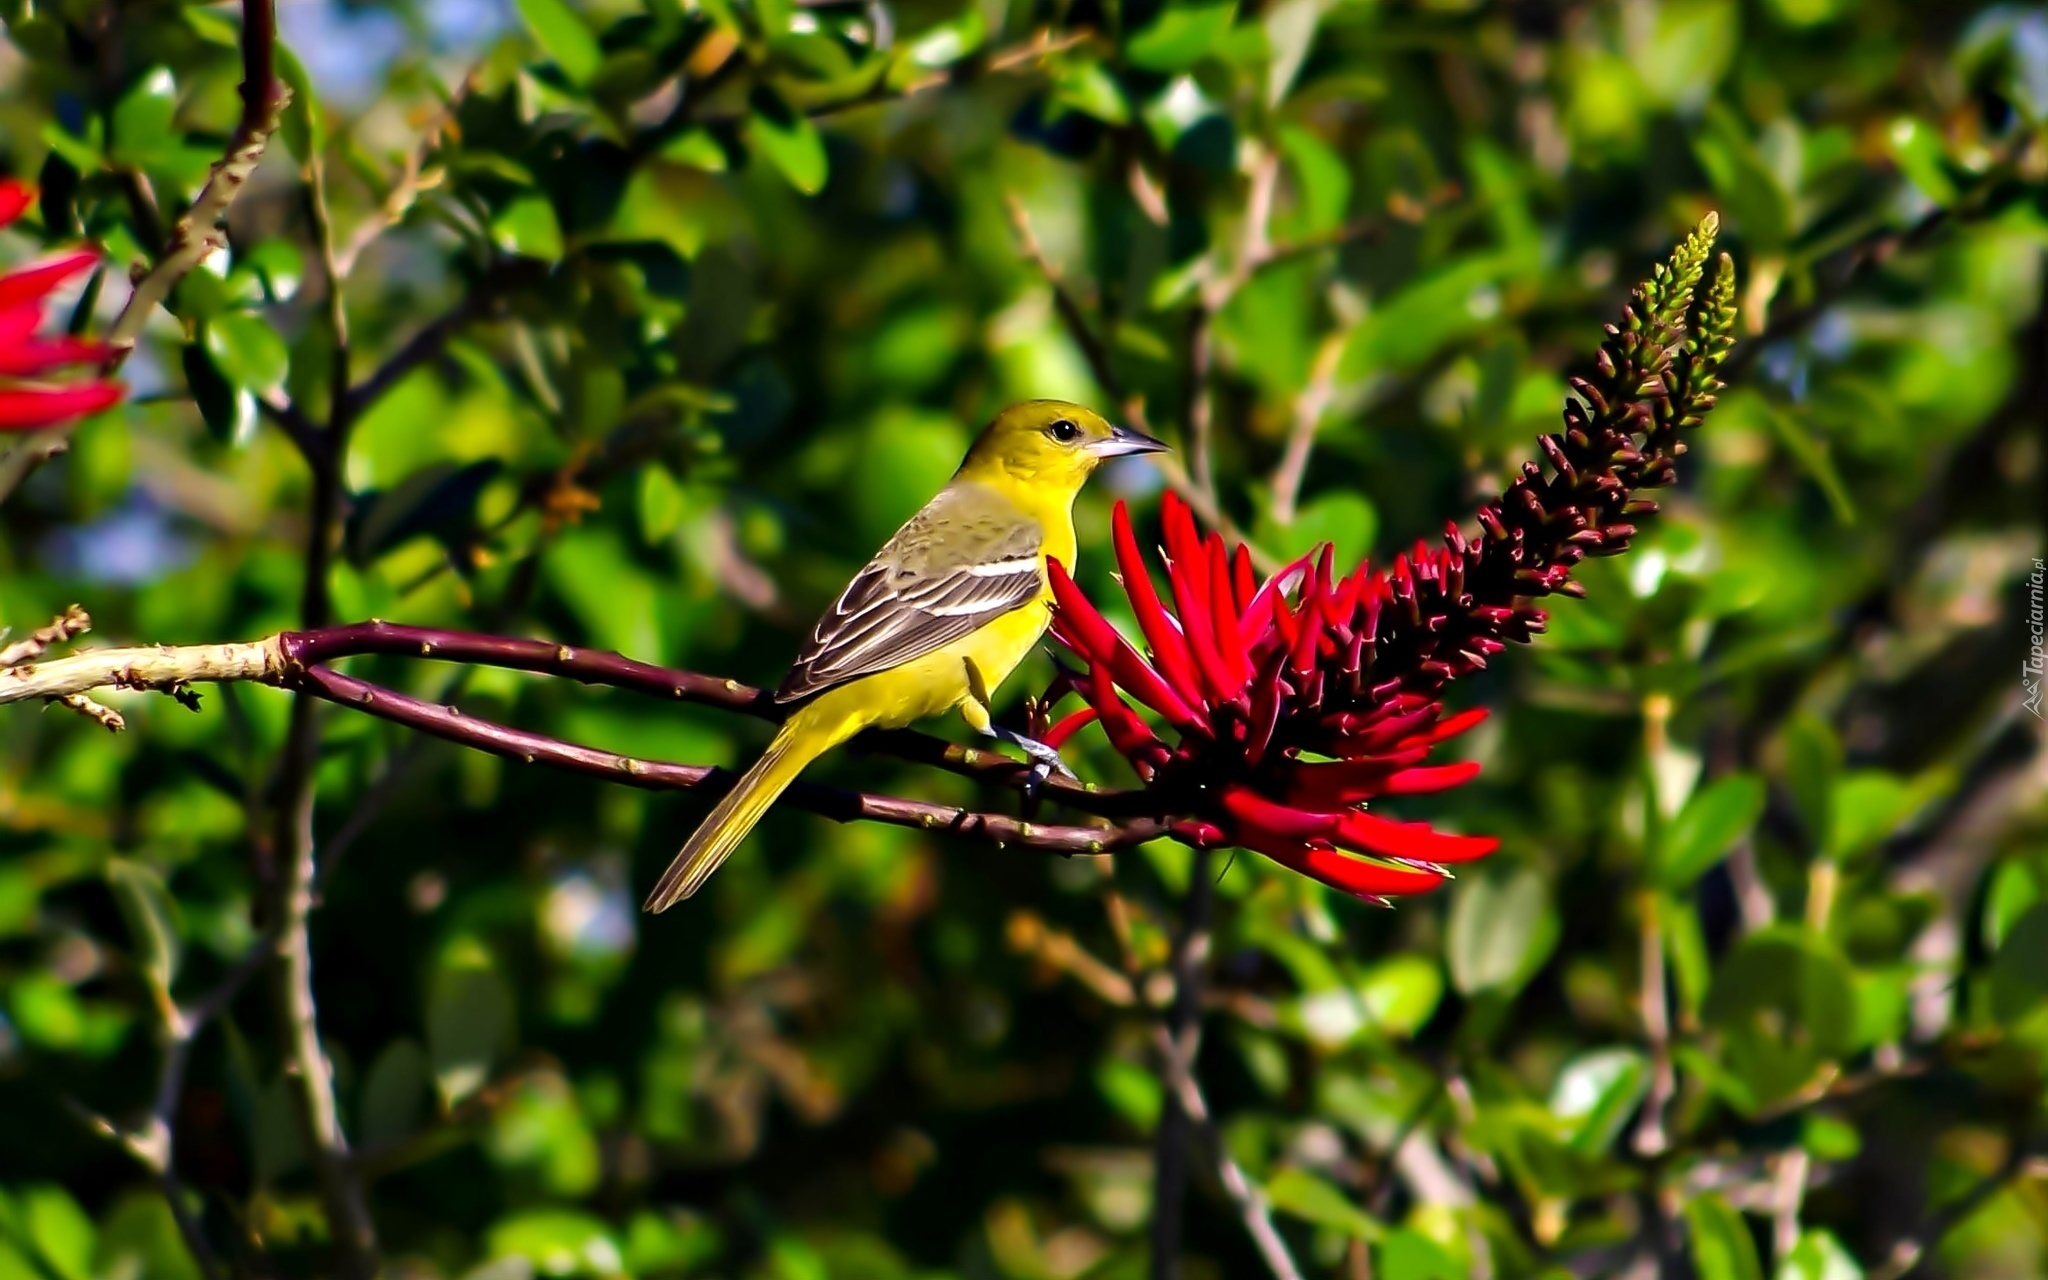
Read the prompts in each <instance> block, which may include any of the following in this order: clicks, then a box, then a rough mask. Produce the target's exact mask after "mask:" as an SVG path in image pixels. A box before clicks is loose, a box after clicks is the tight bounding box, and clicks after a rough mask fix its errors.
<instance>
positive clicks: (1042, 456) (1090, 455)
mask: <svg viewBox="0 0 2048 1280" xmlns="http://www.w3.org/2000/svg"><path fill="white" fill-rule="evenodd" d="M1164 448H1166V446H1165V445H1163V444H1161V443H1160V442H1159V441H1157V440H1154V439H1153V438H1152V437H1151V436H1148V435H1146V434H1145V433H1144V432H1142V431H1133V430H1131V429H1130V428H1129V427H1119V426H1114V425H1112V424H1111V423H1109V422H1108V421H1107V420H1105V419H1104V418H1103V416H1102V415H1101V414H1099V413H1097V412H1095V411H1094V410H1093V409H1086V408H1083V407H1082V406H1080V405H1078V404H1069V403H1067V402H1066V401H1064V400H1026V401H1024V402H1023V403H1021V404H1013V405H1011V406H1010V407H1009V408H1007V409H1005V410H1003V411H1002V412H1001V413H999V414H997V415H996V416H995V420H994V421H992V422H990V423H989V424H988V426H986V427H984V428H982V432H981V435H980V437H979V438H978V439H976V440H975V442H974V447H973V448H971V449H969V450H968V451H967V461H966V462H964V463H962V464H961V467H960V470H961V472H962V474H964V475H968V476H974V475H977V474H993V473H995V472H998V471H1000V472H1007V473H1008V474H1010V475H1012V476H1016V477H1018V478H1020V479H1025V480H1029V481H1031V482H1033V483H1034V484H1037V485H1042V486H1048V487H1065V488H1069V489H1079V488H1080V487H1081V482H1082V481H1084V480H1086V479H1087V478H1088V476H1089V474H1090V473H1091V472H1093V471H1094V470H1095V468H1097V467H1099V466H1101V465H1102V464H1103V463H1104V462H1106V461H1108V460H1109V459H1111V458H1120V457H1122V456H1124V455H1125V454H1130V453H1157V452H1159V451H1160V450H1163V449H1164Z"/></svg>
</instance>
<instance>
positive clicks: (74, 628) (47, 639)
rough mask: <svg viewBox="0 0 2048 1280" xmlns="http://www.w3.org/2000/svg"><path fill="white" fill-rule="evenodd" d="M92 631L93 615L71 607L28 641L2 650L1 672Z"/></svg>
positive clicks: (0, 654) (16, 642) (0, 657)
mask: <svg viewBox="0 0 2048 1280" xmlns="http://www.w3.org/2000/svg"><path fill="white" fill-rule="evenodd" d="M90 630H92V615H90V614H88V613H87V612H86V611H85V610H84V609H82V608H80V607H79V606H78V605H75V604H74V605H71V606H69V607H68V608H66V609H65V610H64V612H62V613H60V614H58V615H57V617H56V618H55V619H54V620H53V621H51V623H50V625H49V626H47V627H38V628H36V629H35V630H34V631H33V632H31V633H30V634H29V637H28V639H26V640H17V641H15V642H14V643H13V644H10V645H7V646H6V647H4V648H0V670H4V669H6V668H8V667H18V666H20V665H21V664H22V663H24V662H30V661H33V660H35V659H36V658H40V657H42V656H43V654H44V652H45V651H47V650H48V649H49V648H50V646H52V645H59V644H67V643H69V642H70V641H72V640H76V639H77V638H78V637H79V636H82V635H84V634H85V633H86V632H88V631H90Z"/></svg>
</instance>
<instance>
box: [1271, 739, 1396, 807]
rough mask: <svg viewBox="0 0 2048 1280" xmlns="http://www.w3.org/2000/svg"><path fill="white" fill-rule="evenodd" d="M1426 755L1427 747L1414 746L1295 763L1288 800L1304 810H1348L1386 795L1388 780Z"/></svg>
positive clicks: (1290, 773) (1288, 777)
mask: <svg viewBox="0 0 2048 1280" xmlns="http://www.w3.org/2000/svg"><path fill="white" fill-rule="evenodd" d="M1428 755H1429V751H1428V749H1427V748H1417V749H1415V750H1413V751H1404V752H1400V753H1397V754H1395V755H1392V756H1371V757H1368V758H1366V759H1363V760H1345V761H1341V762H1336V763H1330V764H1322V763H1316V764H1296V765H1295V766H1294V767H1293V768H1292V769H1290V770H1289V771H1288V774H1287V800H1288V803H1290V804H1296V805H1300V806H1301V807H1302V808H1304V809H1323V810H1327V811H1330V812H1335V811H1337V810H1339V809H1348V808H1350V807H1351V806H1352V805H1355V804H1357V803H1358V802H1360V801H1361V800H1371V799H1373V798H1375V797H1377V796H1383V795H1387V794H1388V791H1387V783H1388V780H1389V779H1391V778H1393V777H1394V776H1395V775H1396V774H1398V773H1400V772H1402V771H1403V770H1406V769H1409V768H1411V767H1412V766H1414V765H1418V764H1421V763H1422V761H1423V760H1424V759H1425V758H1426V757H1427V756H1428Z"/></svg>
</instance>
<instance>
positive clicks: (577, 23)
mask: <svg viewBox="0 0 2048 1280" xmlns="http://www.w3.org/2000/svg"><path fill="white" fill-rule="evenodd" d="M513 3H514V5H515V6H516V7H517V8H518V10H519V17H520V20H521V21H523V22H524V23H525V24H526V29H527V31H529V32H531V33H532V35H533V42H534V43H535V44H537V45H539V46H540V47H541V51H542V52H543V53H545V54H547V55H548V56H549V57H550V58H553V59H554V60H555V65H556V66H558V67H560V68H561V69H562V74H563V75H565V76H568V77H569V79H570V80H571V81H572V82H573V83H576V84H579V85H585V84H589V83H590V78H591V77H592V76H594V75H596V74H597V69H598V67H599V66H601V65H602V64H603V62H604V52H603V50H602V49H600V48H599V46H598V43H597V36H596V35H595V34H594V33H593V32H592V31H591V30H590V28H589V26H587V25H586V24H585V23H584V21H583V17H582V15H580V14H578V13H577V12H576V11H575V10H574V9H572V8H570V7H569V5H568V3H567V0H513Z"/></svg>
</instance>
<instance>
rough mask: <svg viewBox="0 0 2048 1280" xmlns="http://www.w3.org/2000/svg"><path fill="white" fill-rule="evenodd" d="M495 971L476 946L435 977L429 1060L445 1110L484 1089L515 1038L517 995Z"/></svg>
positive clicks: (429, 1016) (429, 1004)
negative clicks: (494, 1066) (514, 997)
mask: <svg viewBox="0 0 2048 1280" xmlns="http://www.w3.org/2000/svg"><path fill="white" fill-rule="evenodd" d="M489 966H490V957H489V956H488V954H486V953H485V952H484V951H483V950H482V948H480V947H476V946H473V945H472V946H470V947H467V948H464V949H463V950H462V951H461V952H459V953H458V954H457V955H456V956H455V957H454V959H453V961H452V963H451V965H450V967H448V968H444V969H443V970H441V971H440V972H439V973H437V974H435V975H434V980H433V994H432V995H431V996H430V997H429V998H428V1001H427V1055H428V1057H429V1058H430V1059H431V1060H432V1062H433V1066H434V1083H435V1085H436V1086H437V1087H438V1088H439V1090H440V1094H441V1105H442V1106H443V1107H452V1106H454V1105H455V1104H456V1103H458V1102H460V1101H462V1100H463V1099H464V1098H466V1097H468V1096H469V1095H470V1094H472V1093H475V1092H476V1091H477V1090H478V1089H480V1088H482V1087H483V1085H484V1083H485V1081H486V1080H488V1079H489V1078H490V1071H491V1065H492V1063H494V1062H495V1061H497V1057H498V1053H499V1051H500V1050H501V1049H503V1048H504V1047H505V1045H506V1044H507V1043H508V1042H509V1041H510V1039H511V1036H512V1030H513V1026H512V1022H513V1001H512V992H511V990H510V988H508V987H507V986H506V985H505V980H504V979H503V978H500V977H499V976H498V975H497V973H496V972H495V971H494V970H492V969H491V968H490V967H489Z"/></svg>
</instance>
